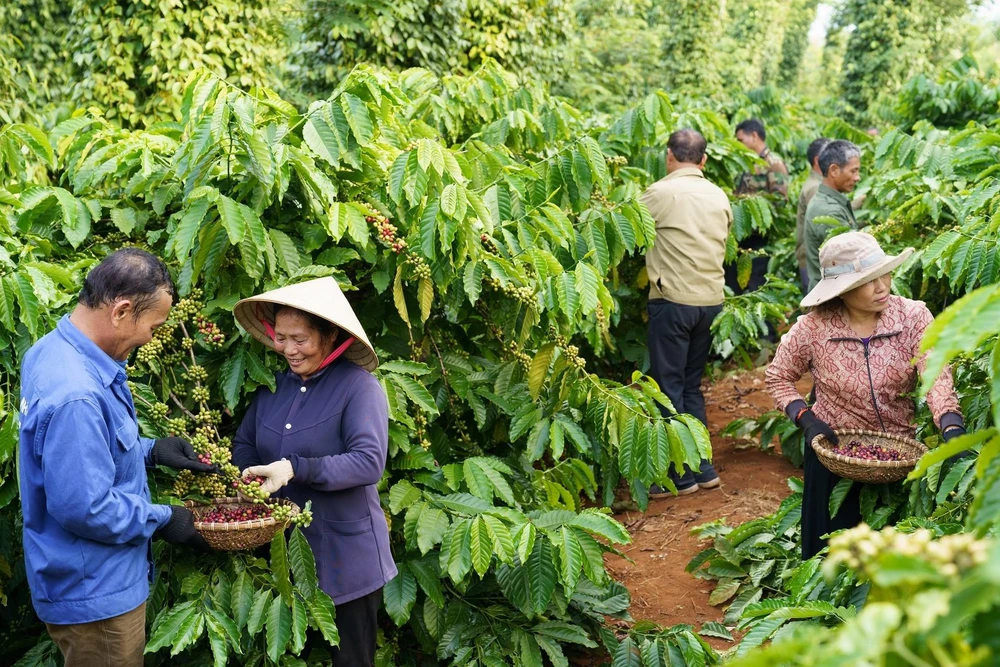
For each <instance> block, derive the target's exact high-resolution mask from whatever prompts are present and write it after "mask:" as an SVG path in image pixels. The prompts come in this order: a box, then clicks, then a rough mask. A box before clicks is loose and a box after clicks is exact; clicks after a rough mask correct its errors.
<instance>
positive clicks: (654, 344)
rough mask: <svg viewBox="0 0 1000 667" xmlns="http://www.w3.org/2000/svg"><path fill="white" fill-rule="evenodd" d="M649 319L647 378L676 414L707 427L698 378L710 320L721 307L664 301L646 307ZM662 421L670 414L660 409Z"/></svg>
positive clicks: (709, 344)
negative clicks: (698, 421) (660, 392)
mask: <svg viewBox="0 0 1000 667" xmlns="http://www.w3.org/2000/svg"><path fill="white" fill-rule="evenodd" d="M646 312H647V313H648V315H649V338H648V340H647V345H648V347H649V367H650V368H649V374H650V375H651V376H652V377H653V379H654V380H656V383H657V384H658V385H660V389H661V390H663V393H664V394H666V395H667V397H668V398H670V401H671V402H672V403H673V404H674V409H675V410H677V412H686V413H688V414H691V415H694V416H695V417H697V418H698V419H700V420H701V421H702V423H703V424H705V425H706V426H708V417H707V416H706V415H705V397H704V396H703V395H702V393H701V377H702V375H704V373H705V363H706V362H707V361H708V352H709V350H710V349H711V347H712V332H711V326H712V320H714V319H715V318H716V316H717V315H718V314H719V313H720V312H722V306H721V305H718V306H685V305H683V304H680V303H674V302H673V301H667V300H665V299H654V300H652V301H650V302H649V303H648V304H647V305H646ZM660 410H661V412H663V415H664V416H665V417H667V416H669V415H670V413H669V412H667V411H666V410H665V409H663V408H661V409H660Z"/></svg>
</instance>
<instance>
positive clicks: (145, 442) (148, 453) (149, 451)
mask: <svg viewBox="0 0 1000 667" xmlns="http://www.w3.org/2000/svg"><path fill="white" fill-rule="evenodd" d="M139 444H140V445H142V451H143V459H144V460H145V461H146V467H147V468H152V467H153V445H155V444H156V439H155V438H143V437H142V436H140V437H139Z"/></svg>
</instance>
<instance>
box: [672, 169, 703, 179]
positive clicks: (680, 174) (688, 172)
mask: <svg viewBox="0 0 1000 667" xmlns="http://www.w3.org/2000/svg"><path fill="white" fill-rule="evenodd" d="M685 176H697V177H698V178H705V174H704V172H702V170H701V169H699V168H698V167H684V168H683V169H678V170H677V171H672V172H670V173H669V174H667V177H666V180H668V181H670V180H673V179H675V178H684V177H685Z"/></svg>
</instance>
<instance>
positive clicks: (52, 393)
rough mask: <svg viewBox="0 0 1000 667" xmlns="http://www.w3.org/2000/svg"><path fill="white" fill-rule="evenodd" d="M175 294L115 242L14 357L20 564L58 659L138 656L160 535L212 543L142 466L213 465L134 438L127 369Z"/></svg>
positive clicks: (160, 273)
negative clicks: (152, 484) (46, 327)
mask: <svg viewBox="0 0 1000 667" xmlns="http://www.w3.org/2000/svg"><path fill="white" fill-rule="evenodd" d="M173 297H174V287H173V283H172V282H171V280H170V274H169V273H168V272H167V267H166V266H165V265H164V264H163V262H161V261H160V260H159V259H157V258H156V257H153V256H152V255H150V254H149V253H147V252H144V251H142V250H138V249H135V248H127V249H124V250H119V251H117V252H115V253H113V254H111V255H109V256H108V257H107V258H105V259H104V261H102V262H101V263H100V264H99V265H98V266H97V267H96V268H94V269H93V270H92V271H91V272H90V274H89V275H88V276H87V279H86V281H85V282H84V285H83V290H82V291H81V292H80V300H79V303H78V305H77V306H76V308H75V309H74V310H73V312H72V314H70V315H67V316H65V317H63V318H62V319H61V320H60V321H59V323H58V325H57V326H56V329H55V330H54V331H51V332H49V333H48V334H47V335H45V336H44V337H43V338H42V339H41V340H39V341H38V343H36V344H35V345H34V346H33V347H32V348H31V349H30V350H29V351H28V353H27V354H26V355H25V357H24V362H23V364H22V366H21V433H20V449H19V474H20V485H21V505H22V509H23V512H24V555H25V569H26V571H27V577H28V585H29V587H30V589H31V598H32V602H33V604H34V607H35V611H36V612H37V613H38V616H39V618H41V619H42V620H43V621H44V622H45V624H46V626H47V628H48V631H49V635H50V636H51V637H52V639H53V641H55V643H56V644H57V645H58V646H59V649H60V650H61V651H62V653H63V656H64V657H65V659H66V667H75V666H83V665H86V666H87V667H93V666H100V665H107V666H109V667H110V666H112V665H114V666H115V667H122V666H126V667H131V666H133V665H135V666H139V665H142V662H143V657H142V656H143V650H144V647H145V642H146V636H145V634H146V633H145V608H146V598H147V597H148V596H149V581H150V579H151V577H152V550H151V543H150V538H151V537H152V536H153V534H154V532H158V537H161V538H162V539H164V540H166V541H168V542H171V543H174V544H186V545H189V546H192V547H195V548H200V549H205V550H207V549H208V545H207V544H205V541H204V540H203V539H202V538H201V536H200V535H199V534H198V533H197V532H196V531H195V530H194V522H193V518H192V516H191V512H190V511H189V510H187V509H185V508H183V507H178V506H172V505H154V504H153V503H152V502H151V500H150V494H149V488H148V486H147V482H146V466H149V465H153V464H160V465H166V466H169V467H172V468H178V469H182V468H186V469H189V470H197V471H201V472H208V471H211V470H212V467H211V466H207V465H205V464H203V463H201V462H199V461H198V460H197V458H196V456H195V454H194V451H193V449H192V447H191V444H190V443H188V442H187V441H185V440H183V439H181V438H164V439H160V440H156V441H153V440H151V439H149V438H143V437H141V436H140V435H139V425H138V422H137V421H136V414H135V406H134V404H133V402H132V394H131V392H130V391H129V388H128V383H127V378H126V376H125V369H124V367H125V360H126V359H128V356H129V354H130V353H131V352H132V351H133V350H134V349H135V348H137V347H139V346H141V345H144V344H145V343H147V342H149V341H150V340H151V339H152V337H153V332H154V331H155V330H156V328H157V327H159V326H161V325H162V324H163V323H164V322H165V321H166V319H167V317H168V315H169V314H170V307H171V305H172V303H173Z"/></svg>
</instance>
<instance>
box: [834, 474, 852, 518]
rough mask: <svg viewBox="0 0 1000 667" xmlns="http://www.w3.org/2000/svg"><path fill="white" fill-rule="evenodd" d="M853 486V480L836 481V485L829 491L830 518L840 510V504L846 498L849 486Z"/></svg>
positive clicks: (849, 489)
mask: <svg viewBox="0 0 1000 667" xmlns="http://www.w3.org/2000/svg"><path fill="white" fill-rule="evenodd" d="M852 486H854V482H852V481H851V480H849V479H842V480H840V481H839V482H837V485H836V486H835V487H833V491H832V492H831V493H830V502H829V510H830V518H831V519H832V518H833V517H835V516H837V512H839V511H840V506H841V505H843V504H844V499H845V498H847V494H848V493H850V492H851V487H852Z"/></svg>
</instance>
